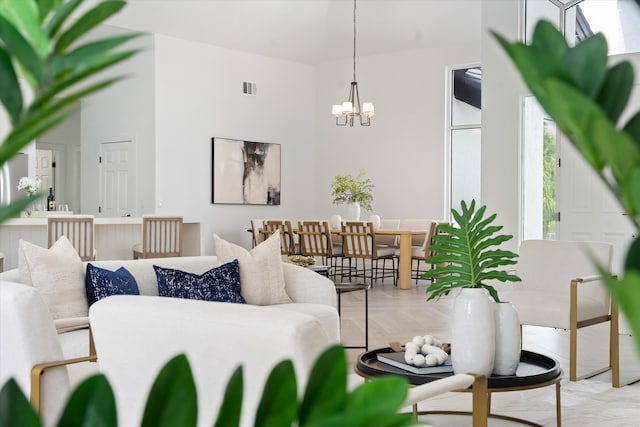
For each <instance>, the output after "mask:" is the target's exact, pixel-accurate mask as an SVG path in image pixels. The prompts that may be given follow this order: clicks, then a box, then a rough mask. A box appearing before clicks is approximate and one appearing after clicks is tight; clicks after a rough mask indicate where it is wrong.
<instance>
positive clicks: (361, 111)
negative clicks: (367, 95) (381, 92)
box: [331, 0, 375, 126]
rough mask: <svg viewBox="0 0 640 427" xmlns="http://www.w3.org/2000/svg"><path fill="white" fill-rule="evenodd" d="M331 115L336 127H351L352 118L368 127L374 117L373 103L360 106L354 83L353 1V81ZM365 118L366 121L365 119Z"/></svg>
mask: <svg viewBox="0 0 640 427" xmlns="http://www.w3.org/2000/svg"><path fill="white" fill-rule="evenodd" d="M331 114H333V115H334V116H336V126H346V125H347V124H348V125H349V126H353V122H354V118H356V117H359V118H360V125H361V126H370V125H371V117H372V116H373V115H375V109H374V107H373V103H371V102H365V103H363V104H360V93H359V92H358V82H357V81H356V0H353V81H352V82H351V88H350V89H349V97H348V98H347V101H344V102H343V103H342V105H333V107H332V108H331ZM365 117H366V119H365Z"/></svg>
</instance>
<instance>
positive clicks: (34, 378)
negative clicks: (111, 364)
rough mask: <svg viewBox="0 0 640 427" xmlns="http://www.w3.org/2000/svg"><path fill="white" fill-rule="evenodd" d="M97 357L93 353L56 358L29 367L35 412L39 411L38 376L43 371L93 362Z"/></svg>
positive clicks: (32, 402) (39, 376)
mask: <svg viewBox="0 0 640 427" xmlns="http://www.w3.org/2000/svg"><path fill="white" fill-rule="evenodd" d="M97 360H98V358H97V357H96V356H95V354H94V355H92V356H87V357H77V358H75V359H66V360H56V361H54V362H47V363H38V364H37V365H35V366H34V367H33V368H31V396H30V400H31V405H32V406H33V408H34V409H35V410H36V412H40V378H42V374H44V371H45V370H47V369H51V368H57V367H59V366H67V365H72V364H75V363H83V362H95V361H97Z"/></svg>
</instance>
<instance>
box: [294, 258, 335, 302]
mask: <svg viewBox="0 0 640 427" xmlns="http://www.w3.org/2000/svg"><path fill="white" fill-rule="evenodd" d="M282 269H283V271H284V282H285V289H286V291H287V294H288V295H289V297H290V298H291V299H292V300H293V302H303V303H311V304H324V305H329V306H331V307H334V308H335V307H337V305H336V288H335V285H334V283H333V282H332V281H331V280H330V279H328V278H327V277H325V276H322V275H321V274H318V273H316V272H315V271H312V270H310V269H308V268H305V267H300V266H297V265H294V264H289V263H282Z"/></svg>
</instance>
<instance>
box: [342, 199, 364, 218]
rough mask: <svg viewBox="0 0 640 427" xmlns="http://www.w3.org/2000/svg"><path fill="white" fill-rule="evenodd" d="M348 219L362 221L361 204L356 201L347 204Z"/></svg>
mask: <svg viewBox="0 0 640 427" xmlns="http://www.w3.org/2000/svg"><path fill="white" fill-rule="evenodd" d="M345 219H346V220H347V221H360V205H359V204H358V203H356V202H354V203H349V204H348V205H347V214H346V216H345Z"/></svg>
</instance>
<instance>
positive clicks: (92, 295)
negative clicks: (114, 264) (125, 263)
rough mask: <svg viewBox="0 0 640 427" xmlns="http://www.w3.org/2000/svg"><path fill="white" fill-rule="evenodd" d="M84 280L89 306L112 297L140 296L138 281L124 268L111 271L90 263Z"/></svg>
mask: <svg viewBox="0 0 640 427" xmlns="http://www.w3.org/2000/svg"><path fill="white" fill-rule="evenodd" d="M84 278H85V289H86V292H87V302H88V303H89V306H91V304H93V303H94V302H96V301H98V300H99V299H102V298H106V297H108V296H111V295H140V291H139V290H138V284H137V283H136V279H135V278H134V277H133V276H132V275H131V273H130V272H129V270H127V269H126V268H124V267H120V268H119V269H117V270H116V271H111V270H107V269H105V268H100V267H96V266H95V265H93V264H91V263H89V264H87V272H86V273H85V276H84Z"/></svg>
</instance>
